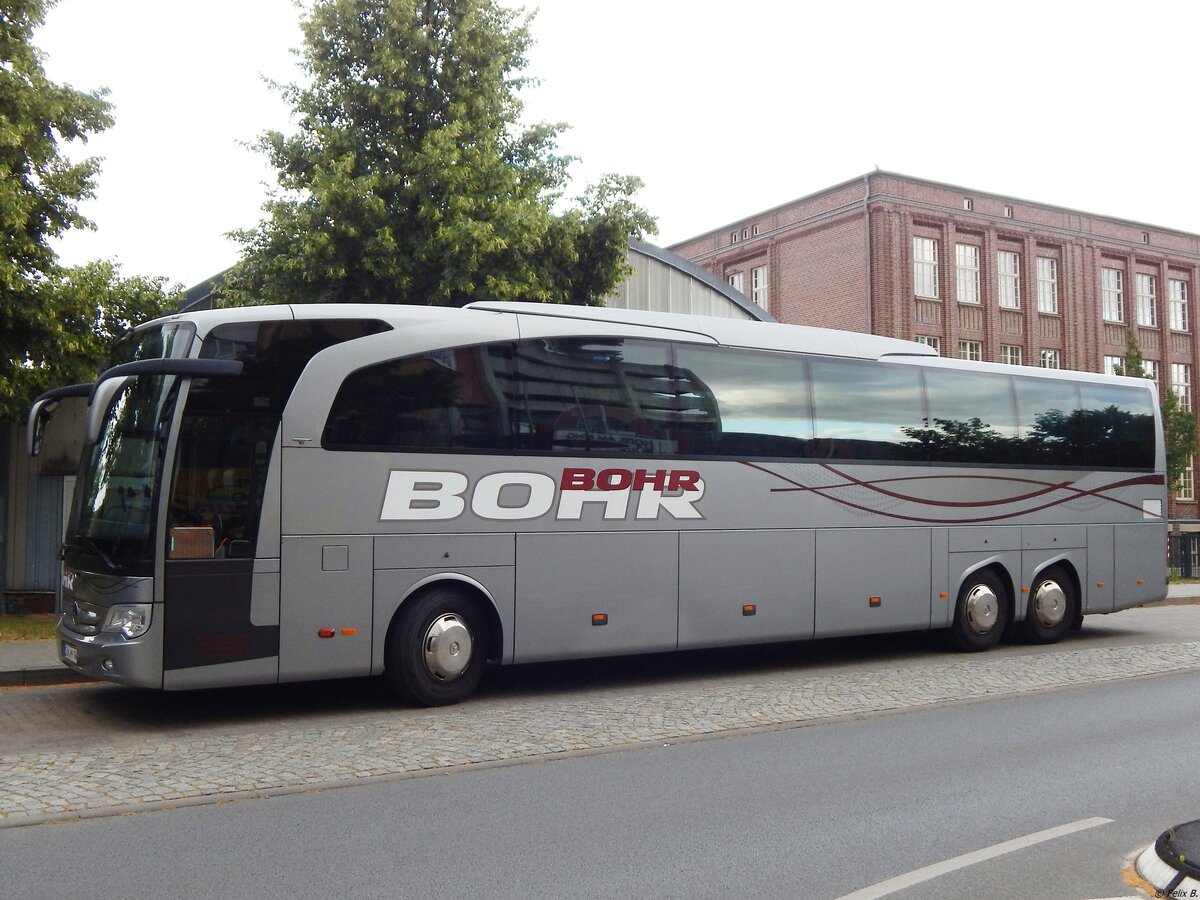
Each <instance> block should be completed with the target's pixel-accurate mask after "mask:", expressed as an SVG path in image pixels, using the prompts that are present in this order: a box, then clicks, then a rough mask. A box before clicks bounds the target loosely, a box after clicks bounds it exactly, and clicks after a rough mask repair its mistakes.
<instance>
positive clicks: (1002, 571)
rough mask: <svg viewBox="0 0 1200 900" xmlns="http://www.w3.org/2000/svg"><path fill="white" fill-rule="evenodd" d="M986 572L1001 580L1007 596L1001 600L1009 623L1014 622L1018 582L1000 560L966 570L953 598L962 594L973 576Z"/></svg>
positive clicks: (985, 560)
mask: <svg viewBox="0 0 1200 900" xmlns="http://www.w3.org/2000/svg"><path fill="white" fill-rule="evenodd" d="M984 570H987V571H990V572H991V573H993V574H994V575H995V576H996V578H998V579H999V581H1000V586H1001V587H1002V588H1004V595H1005V596H1004V597H1003V598H1001V599H1003V601H1004V604H1005V606H1006V607H1007V608H1008V621H1010V622H1011V621H1013V615H1014V614H1015V613H1016V609H1017V602H1016V596H1017V588H1016V582H1015V581H1013V577H1012V573H1011V572H1009V570H1008V566H1006V565H1005V564H1004V563H1003V562H1002V561H1001V560H999V559H984V560H980V561H979V562H977V563H975V564H974V565H972V566H971V567H970V568H968V569H966V570H965V571H964V572H963V573H962V575H961V576H960V577H959V579H958V585H957V587H956V588H955V590H954V594H953V595H952V596H954V597H957V596H959V594H961V593H962V589H963V585H965V584H966V583H967V582H968V581H970V579H971V577H972V576H973V575H977V574H979V573H980V572H982V571H984Z"/></svg>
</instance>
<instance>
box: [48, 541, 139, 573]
mask: <svg viewBox="0 0 1200 900" xmlns="http://www.w3.org/2000/svg"><path fill="white" fill-rule="evenodd" d="M73 541H74V542H73ZM63 546H66V547H74V548H76V549H80V550H89V551H91V552H92V553H95V554H96V555H97V556H98V557H100V559H101V560H102V561H103V562H104V564H105V565H106V566H108V567H109V568H110V569H111V570H112V571H114V572H120V571H122V570H123V569H124V566H122V565H120V564H119V563H117V562H115V561H114V560H113V558H112V557H111V556H109V555H108V554H107V553H105V552H104V550H103V549H102V548H101V547H100V545H99V544H97V543H96V542H95V541H94V540H92V539H91V538H90V537H88V536H87V535H86V534H79V533H76V534H73V535H71V540H68V541H67V542H66V544H64V545H63Z"/></svg>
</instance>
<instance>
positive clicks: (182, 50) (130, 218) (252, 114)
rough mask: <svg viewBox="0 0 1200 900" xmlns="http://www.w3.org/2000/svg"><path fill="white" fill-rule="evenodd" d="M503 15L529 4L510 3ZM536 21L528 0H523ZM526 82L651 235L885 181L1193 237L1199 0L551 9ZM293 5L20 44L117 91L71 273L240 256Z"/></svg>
mask: <svg viewBox="0 0 1200 900" xmlns="http://www.w3.org/2000/svg"><path fill="white" fill-rule="evenodd" d="M510 5H512V6H519V5H521V4H517V3H512V4H510ZM527 5H528V6H529V7H532V6H533V4H527ZM537 6H538V7H539V10H540V11H539V12H538V14H537V16H536V18H535V19H534V21H533V26H532V29H533V35H534V38H535V40H536V44H535V46H534V48H533V50H532V52H531V54H530V60H529V68H528V70H527V74H529V75H532V76H534V77H536V78H538V79H540V82H541V83H540V84H539V85H538V86H537V87H534V88H531V89H529V90H527V91H525V92H524V93H523V97H524V99H525V102H526V105H527V112H528V118H529V119H530V120H531V121H535V120H549V121H564V122H568V123H570V124H571V125H572V126H573V127H572V130H571V131H570V132H568V133H567V135H566V136H565V137H564V139H563V141H562V144H561V149H562V150H564V151H566V152H569V153H572V154H575V155H577V156H579V157H581V162H580V163H577V164H576V166H575V168H574V169H573V173H574V175H575V178H576V182H577V184H576V187H577V188H578V189H579V190H580V191H582V189H583V187H584V186H585V185H586V184H587V183H588V182H589V181H591V180H594V179H595V178H596V177H597V176H598V175H600V174H602V173H604V172H621V173H628V174H635V175H639V176H641V177H642V178H643V179H644V180H645V182H646V188H645V190H644V191H643V193H642V194H641V201H642V203H643V205H645V206H646V207H647V208H648V209H649V210H650V212H651V213H652V214H653V215H655V216H657V217H658V221H659V235H658V237H657V238H656V239H655V241H656V242H657V243H659V244H662V245H664V246H666V245H669V244H671V243H674V242H677V241H680V240H683V239H684V238H687V237H691V236H693V235H695V234H698V233H701V232H704V231H708V230H710V229H713V228H716V227H719V226H722V225H724V224H726V223H727V222H730V221H733V220H735V219H739V218H742V217H744V216H748V215H750V214H752V213H755V212H758V211H760V210H764V209H767V208H770V207H772V206H776V205H778V204H780V203H784V202H786V201H788V200H791V199H794V198H796V197H800V196H804V195H805V194H809V193H812V192H814V191H818V190H820V189H822V188H825V187H828V186H831V185H833V184H837V183H840V182H843V181H846V180H849V179H851V178H855V177H857V176H860V175H863V174H864V173H866V172H867V171H869V170H871V169H873V168H875V167H876V166H879V167H880V168H882V169H886V170H890V171H894V172H900V173H903V174H905V175H912V176H915V177H918V178H927V179H930V180H933V181H941V182H946V183H948V184H954V185H959V186H962V187H966V188H969V189H971V190H975V191H980V192H991V193H998V194H1004V195H1007V196H1012V197H1017V198H1021V199H1026V200H1034V201H1039V202H1044V203H1051V204H1056V205H1059V206H1066V207H1070V208H1074V209H1079V210H1083V211H1087V212H1096V213H1102V214H1105V215H1110V216H1115V217H1118V218H1126V219H1130V220H1133V221H1136V222H1141V223H1145V224H1150V225H1157V226H1161V227H1168V228H1176V229H1180V230H1183V231H1188V232H1193V233H1200V196H1198V194H1197V185H1198V184H1200V181H1198V179H1197V178H1196V174H1195V161H1196V157H1197V153H1198V147H1197V143H1196V137H1197V122H1198V121H1200V108H1198V105H1197V103H1196V84H1197V79H1196V76H1195V66H1194V59H1195V51H1194V43H1195V40H1196V34H1197V25H1200V4H1191V3H1184V4H1180V3H1171V4H1168V3H1165V2H1158V0H1142V2H1139V3H1137V4H1132V5H1131V4H1128V3H1121V4H1117V3H1108V2H1058V0H1039V2H1025V0H1013V2H1009V3H1006V4H1003V5H1000V6H995V5H985V4H974V3H969V2H965V3H964V2H961V0H953V2H938V0H925V2H922V3H897V2H879V3H874V2H849V0H842V2H837V3H828V4H826V3H821V4H817V3H799V2H782V0H737V2H730V0H724V2H710V0H542V2H540V3H539V4H537ZM297 16H298V13H297V11H296V9H295V7H294V5H293V3H292V2H291V0H206V2H205V3H175V2H169V3H168V2H163V0H103V2H98V0H59V2H58V4H57V6H56V7H55V8H54V9H52V10H51V11H50V13H49V15H48V16H47V21H46V25H45V27H44V28H43V29H41V30H40V31H39V32H38V33H37V35H36V36H35V43H37V45H38V46H39V47H40V48H41V49H42V50H43V51H44V53H45V54H46V69H47V72H48V74H49V75H50V77H51V78H52V79H54V80H56V81H61V82H67V83H69V84H71V85H73V86H75V87H78V88H83V89H88V90H90V89H94V88H98V87H107V88H108V89H109V91H110V97H109V99H110V100H111V101H112V103H113V105H114V113H115V117H116V125H115V126H114V127H113V128H111V129H110V130H109V131H107V132H105V133H104V134H102V135H100V136H98V137H96V138H94V139H93V140H92V141H91V142H90V143H89V144H88V145H87V146H86V147H84V148H79V149H75V150H72V151H71V152H72V155H78V156H82V155H87V154H96V155H100V156H103V157H104V163H103V170H102V172H101V175H100V178H99V182H98V191H97V197H96V200H95V201H93V202H89V203H87V204H85V205H84V207H83V210H84V212H85V214H86V215H87V216H89V217H90V218H91V219H92V220H93V221H95V223H96V225H97V230H96V231H95V232H86V233H79V234H73V235H71V236H70V237H68V238H67V239H66V240H64V241H62V242H61V243H60V244H59V252H60V254H61V255H62V258H63V260H64V261H65V262H67V263H79V262H84V261H86V260H89V259H97V258H111V259H117V260H118V261H119V262H120V263H121V264H122V266H123V271H124V272H125V274H129V275H133V274H138V275H164V276H166V277H167V278H168V279H169V280H170V281H171V282H172V283H175V282H179V283H182V284H183V285H184V286H191V285H193V284H195V283H197V282H199V281H201V280H203V279H204V278H206V277H208V276H210V275H213V274H215V273H217V272H219V271H221V270H222V269H224V268H226V267H228V266H230V265H232V264H233V263H234V262H235V261H236V259H237V256H238V247H237V245H235V244H234V243H232V242H231V241H229V240H228V239H226V238H225V237H224V234H225V232H227V231H229V230H231V229H234V228H242V227H249V226H252V225H253V224H255V223H256V222H257V221H258V219H259V215H260V209H259V208H260V206H261V203H262V201H263V198H264V194H265V186H264V185H265V183H266V182H269V181H270V180H271V172H270V170H268V169H267V168H266V167H265V166H264V164H263V161H262V159H261V157H259V156H258V155H257V154H255V153H254V152H252V151H250V150H248V149H246V148H245V147H244V146H243V142H247V141H252V140H253V139H254V138H255V137H256V135H258V134H259V132H261V131H262V130H264V129H266V128H280V129H284V130H286V129H287V128H288V127H289V119H288V110H287V108H286V107H285V106H284V105H283V103H282V102H281V101H280V99H279V98H278V96H277V95H276V94H275V93H274V92H273V91H272V90H271V89H270V88H269V87H268V86H267V85H266V84H265V83H264V81H263V78H264V76H266V77H270V78H274V79H276V80H278V81H290V80H294V79H295V78H297V77H298V73H297V71H296V70H295V68H294V57H293V56H292V54H291V53H290V52H289V51H290V49H291V48H293V47H296V46H298V45H299V43H300V32H299V28H298V26H297Z"/></svg>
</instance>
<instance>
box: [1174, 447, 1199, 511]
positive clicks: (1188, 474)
mask: <svg viewBox="0 0 1200 900" xmlns="http://www.w3.org/2000/svg"><path fill="white" fill-rule="evenodd" d="M1195 461H1196V458H1195V457H1194V456H1189V457H1188V461H1187V465H1186V466H1184V467H1183V471H1182V472H1180V473H1179V482H1178V483H1177V484H1176V485H1175V499H1176V500H1186V501H1188V502H1189V503H1191V502H1192V501H1194V500H1195V499H1196V479H1195V476H1194V475H1193V474H1192V466H1193V465H1194V464H1195Z"/></svg>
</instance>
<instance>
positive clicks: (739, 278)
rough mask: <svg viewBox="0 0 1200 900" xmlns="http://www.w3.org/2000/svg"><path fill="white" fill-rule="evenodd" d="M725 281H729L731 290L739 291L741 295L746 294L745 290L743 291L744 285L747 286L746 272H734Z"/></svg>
mask: <svg viewBox="0 0 1200 900" xmlns="http://www.w3.org/2000/svg"><path fill="white" fill-rule="evenodd" d="M725 280H726V281H728V282H729V286H730V287H731V288H733V289H734V290H735V291H737V292H738V293H740V294H744V293H746V292H745V291H744V290H742V287H743V285H745V283H746V273H745V272H733V273H732V274H730V275H729V276H728V277H727V278H726V279H725Z"/></svg>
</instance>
